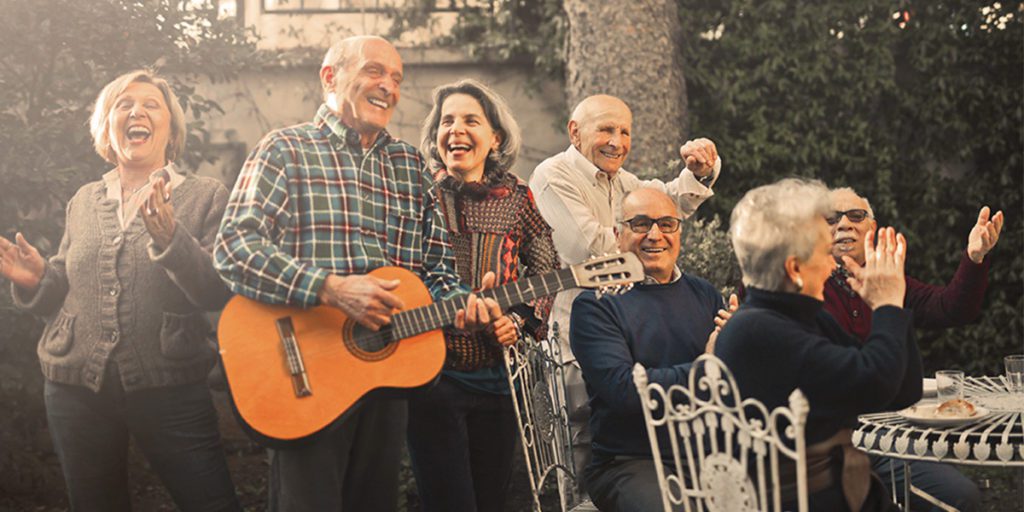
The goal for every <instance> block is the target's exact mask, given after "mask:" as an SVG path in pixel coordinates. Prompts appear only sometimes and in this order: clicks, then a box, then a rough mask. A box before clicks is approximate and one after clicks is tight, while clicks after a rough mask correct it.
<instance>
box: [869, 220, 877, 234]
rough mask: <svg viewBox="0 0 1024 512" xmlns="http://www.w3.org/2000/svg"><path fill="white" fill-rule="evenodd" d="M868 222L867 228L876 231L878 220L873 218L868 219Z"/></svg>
mask: <svg viewBox="0 0 1024 512" xmlns="http://www.w3.org/2000/svg"><path fill="white" fill-rule="evenodd" d="M868 222H870V223H871V224H870V225H869V226H868V229H870V230H871V231H877V230H878V221H876V220H875V219H868Z"/></svg>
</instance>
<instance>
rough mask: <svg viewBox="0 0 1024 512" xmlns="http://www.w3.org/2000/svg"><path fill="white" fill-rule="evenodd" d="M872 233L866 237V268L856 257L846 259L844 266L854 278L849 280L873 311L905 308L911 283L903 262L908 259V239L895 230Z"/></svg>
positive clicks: (886, 229)
mask: <svg viewBox="0 0 1024 512" xmlns="http://www.w3.org/2000/svg"><path fill="white" fill-rule="evenodd" d="M874 242H875V233H874V232H872V231H868V233H867V236H866V237H864V266H863V267H862V266H860V265H858V264H857V262H856V261H854V260H853V258H851V257H849V256H843V263H844V264H845V265H846V269H847V270H849V271H850V273H851V274H852V275H853V277H849V278H847V280H846V281H847V283H849V285H850V288H852V289H853V291H855V292H857V294H858V295H860V296H861V298H862V299H864V302H866V303H867V304H868V306H870V307H871V309H878V308H879V307H881V306H887V305H889V306H896V307H903V298H904V296H905V295H906V292H907V282H906V279H905V277H904V276H903V263H904V261H906V257H907V240H906V238H904V237H903V235H902V234H899V233H896V230H894V229H893V228H891V227H889V228H881V229H879V230H878V244H877V245H875V243H874Z"/></svg>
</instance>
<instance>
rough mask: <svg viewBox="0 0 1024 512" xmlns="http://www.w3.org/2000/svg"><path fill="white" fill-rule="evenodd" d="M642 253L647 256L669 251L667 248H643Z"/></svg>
mask: <svg viewBox="0 0 1024 512" xmlns="http://www.w3.org/2000/svg"><path fill="white" fill-rule="evenodd" d="M640 250H641V251H643V252H645V253H647V254H660V253H663V252H665V251H667V250H668V248H666V247H641V248H640Z"/></svg>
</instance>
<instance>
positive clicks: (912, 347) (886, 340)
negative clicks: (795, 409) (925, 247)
mask: <svg viewBox="0 0 1024 512" xmlns="http://www.w3.org/2000/svg"><path fill="white" fill-rule="evenodd" d="M747 293H748V298H747V300H746V301H745V302H744V303H743V305H742V306H741V307H740V309H739V310H738V311H737V312H736V314H735V315H733V317H732V319H730V320H729V323H727V324H726V325H725V328H723V329H722V332H721V333H720V334H719V335H718V342H717V344H716V345H715V355H717V356H718V357H719V358H721V359H722V361H724V362H725V364H726V366H728V367H729V369H730V370H731V371H732V373H733V375H734V376H735V377H736V383H737V385H738V386H739V391H740V394H741V396H743V397H744V398H747V397H751V398H757V399H758V400H761V401H762V402H764V403H765V405H767V406H768V407H769V408H774V407H777V406H780V405H787V404H788V402H789V394H790V393H792V392H793V390H794V389H797V388H799V389H800V390H801V391H802V392H803V393H804V395H806V396H807V400H808V402H810V407H811V410H810V413H809V416H808V421H807V430H806V436H805V437H806V439H807V442H808V443H815V442H817V441H821V440H824V439H826V438H828V437H830V436H832V435H833V434H834V433H835V432H836V431H837V430H839V429H840V428H843V427H850V426H855V425H856V422H857V416H858V415H859V414H863V413H867V412H874V411H880V410H894V409H899V408H902V407H906V406H908V405H910V404H913V403H914V402H917V401H918V400H920V399H921V355H920V354H919V353H918V350H917V343H916V342H915V341H914V339H913V336H912V329H911V322H912V317H911V314H910V312H909V310H906V309H902V308H897V307H894V306H883V307H880V308H878V309H876V310H875V311H874V314H873V316H872V325H871V333H870V335H869V336H868V338H867V340H866V341H865V342H864V344H863V345H861V343H860V340H859V339H858V338H855V337H854V336H852V335H850V334H847V333H846V331H844V330H843V328H842V327H840V326H839V324H838V323H836V321H835V319H834V318H832V316H831V315H829V314H828V313H827V312H826V311H825V310H824V309H823V308H822V304H823V303H822V301H820V300H817V299H814V298H812V297H807V296H804V295H799V294H794V293H779V292H766V291H764V290H757V289H753V288H750V289H748V290H747Z"/></svg>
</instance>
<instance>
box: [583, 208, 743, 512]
mask: <svg viewBox="0 0 1024 512" xmlns="http://www.w3.org/2000/svg"><path fill="white" fill-rule="evenodd" d="M620 218H621V219H623V220H621V221H620V222H619V223H618V224H616V226H615V227H614V232H615V236H616V240H617V243H618V247H617V248H618V250H619V251H621V252H632V253H633V254H636V255H637V257H638V258H639V259H640V261H641V262H642V263H643V266H644V274H645V275H646V280H645V281H644V282H643V283H642V284H638V285H637V286H636V287H635V288H634V289H633V290H632V291H630V292H629V293H626V294H623V295H616V296H610V297H602V298H601V299H600V300H599V299H597V297H596V296H595V294H594V292H592V291H587V292H583V293H582V294H580V295H579V296H578V297H577V298H576V300H575V301H574V302H573V305H572V314H571V318H572V319H571V330H570V332H571V333H572V350H573V353H574V354H576V360H577V361H578V362H579V365H580V368H581V369H582V370H583V378H584V380H585V381H586V390H587V394H588V395H589V397H590V408H591V415H590V429H591V432H592V433H593V442H592V445H591V446H592V452H593V459H592V461H591V462H590V464H589V465H588V466H587V468H586V470H585V471H584V479H583V481H584V484H585V486H586V490H587V492H588V493H589V495H590V498H591V500H592V501H593V502H594V504H595V505H596V506H597V507H598V508H599V509H600V510H602V511H606V512H607V511H638V512H639V511H650V510H661V506H662V505H661V503H662V501H661V494H660V490H659V487H658V477H657V473H656V470H655V467H654V461H653V458H652V457H653V455H652V453H651V446H650V442H649V441H648V438H647V428H646V426H645V424H644V414H643V409H642V407H641V404H640V397H639V396H638V395H637V392H636V387H635V385H634V384H633V365H634V364H635V363H641V364H643V365H644V367H645V368H647V377H648V379H649V380H650V381H651V382H657V383H659V384H661V385H663V386H665V387H666V388H667V387H669V386H671V385H672V384H685V383H686V381H687V374H688V372H689V370H690V366H691V364H692V362H693V360H694V359H696V358H697V357H698V356H700V355H701V354H702V353H704V352H705V351H706V350H707V346H708V344H709V342H710V339H711V338H712V336H713V335H714V334H715V333H716V332H717V330H716V325H715V324H716V323H721V322H723V321H724V318H721V319H719V322H716V321H715V320H716V316H715V315H716V312H719V315H722V316H723V317H724V316H725V314H724V313H722V312H721V311H722V310H724V309H725V303H724V302H723V301H722V296H721V294H720V293H719V292H718V290H716V289H715V287H714V286H712V285H711V283H709V282H707V281H705V280H704V279H701V278H699V277H695V276H692V275H689V274H684V273H683V272H682V271H681V270H680V269H679V267H677V266H676V261H677V260H678V258H679V250H680V247H679V244H680V239H681V236H680V235H681V233H682V230H681V229H680V228H681V224H682V218H681V216H680V214H679V210H678V209H677V207H676V204H675V202H674V201H673V200H672V199H671V198H670V197H669V196H668V195H666V194H665V193H664V192H661V191H659V190H656V189H651V188H641V189H638V190H636V191H634V192H632V193H630V194H629V195H627V196H626V197H625V199H624V200H623V201H622V214H621V217H620ZM662 446H666V447H667V446H669V443H664V444H662ZM661 456H662V458H666V457H667V458H669V459H671V457H672V454H671V448H668V449H667V450H666V451H665V452H664V453H662V454H661Z"/></svg>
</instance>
